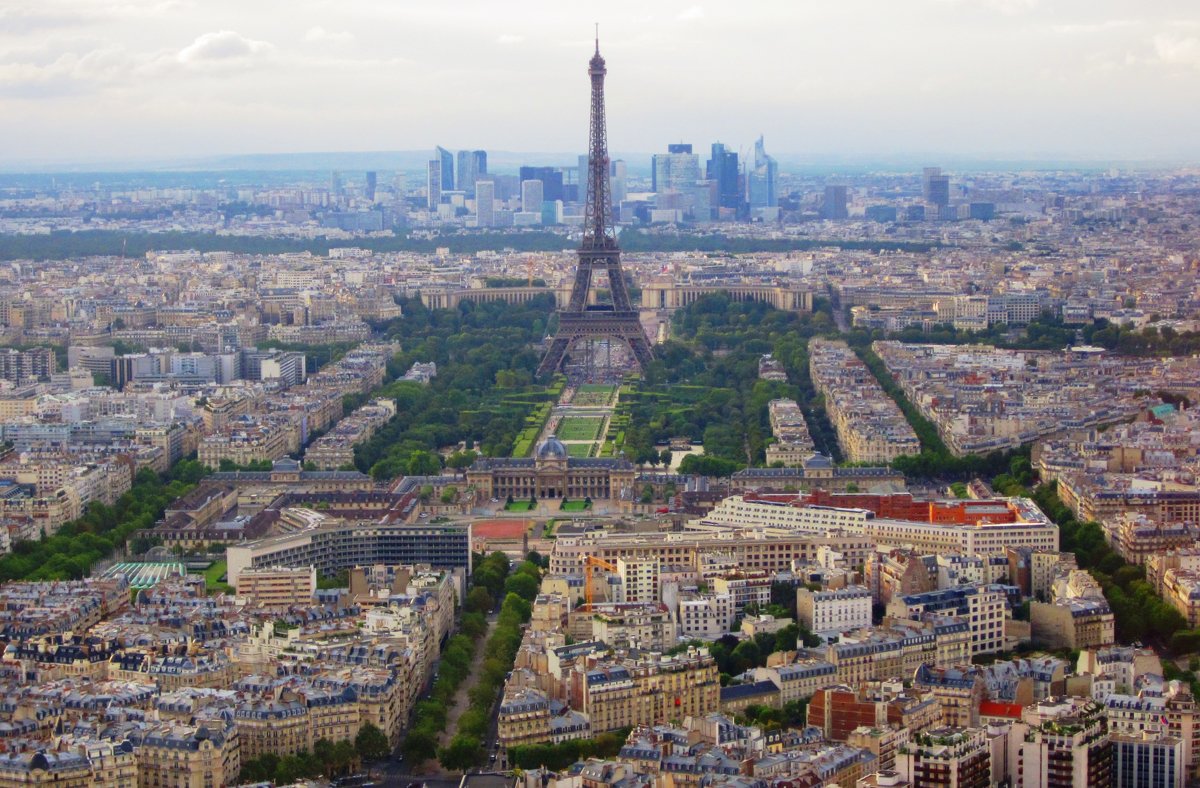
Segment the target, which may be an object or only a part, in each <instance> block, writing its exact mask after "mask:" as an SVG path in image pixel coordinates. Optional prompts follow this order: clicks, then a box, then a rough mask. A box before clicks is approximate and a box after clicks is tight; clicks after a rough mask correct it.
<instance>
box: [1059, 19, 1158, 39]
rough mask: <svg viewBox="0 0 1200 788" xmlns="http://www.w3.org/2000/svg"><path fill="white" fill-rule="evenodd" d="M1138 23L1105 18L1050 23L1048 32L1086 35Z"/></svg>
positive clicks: (1120, 28) (1119, 28)
mask: <svg viewBox="0 0 1200 788" xmlns="http://www.w3.org/2000/svg"><path fill="white" fill-rule="evenodd" d="M1137 24H1139V23H1138V22H1136V21H1134V20H1132V19H1106V20H1104V21H1103V22H1090V23H1084V24H1075V23H1073V24H1065V25H1051V26H1050V32H1052V33H1061V34H1062V35H1088V34H1091V33H1107V32H1109V31H1112V30H1122V29H1124V28H1129V27H1134V26H1135V25H1137Z"/></svg>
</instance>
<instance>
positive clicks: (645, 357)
mask: <svg viewBox="0 0 1200 788" xmlns="http://www.w3.org/2000/svg"><path fill="white" fill-rule="evenodd" d="M627 341H628V342H629V349H630V350H632V351H633V357H634V358H636V359H637V362H638V366H640V367H641V368H642V371H643V372H645V370H646V367H647V366H648V365H649V364H650V362H651V361H653V360H654V353H653V352H651V350H650V342H649V341H648V340H647V339H646V332H645V331H642V327H641V326H640V325H639V326H638V331H637V333H636V334H634V335H633V336H631V337H629V338H628V339H627Z"/></svg>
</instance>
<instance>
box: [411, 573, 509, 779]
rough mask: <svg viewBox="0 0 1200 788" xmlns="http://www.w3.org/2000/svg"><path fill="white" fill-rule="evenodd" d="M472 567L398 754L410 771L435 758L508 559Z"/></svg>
mask: <svg viewBox="0 0 1200 788" xmlns="http://www.w3.org/2000/svg"><path fill="white" fill-rule="evenodd" d="M472 564H473V566H474V567H475V571H474V573H473V574H472V575H471V589H470V591H468V592H467V598H466V599H465V600H464V601H463V613H462V618H461V620H460V623H459V628H458V630H459V631H458V634H456V635H454V636H453V637H451V638H450V640H449V641H447V643H446V646H445V648H443V649H442V653H441V656H440V667H439V670H438V678H437V681H436V682H434V685H433V690H432V692H431V693H430V696H429V697H428V698H426V699H424V700H421V701H418V702H417V704H416V707H415V708H414V709H413V723H412V727H411V728H409V730H408V733H407V735H406V736H405V738H404V742H403V743H402V744H401V750H402V751H403V753H404V757H405V758H407V759H408V760H409V763H410V765H411V766H412V767H414V768H415V767H419V766H420V765H421V764H422V763H424V762H425V761H427V760H431V759H433V758H436V757H437V756H438V739H439V738H440V737H441V734H442V732H443V731H445V730H446V723H447V720H448V709H449V708H450V707H451V706H452V705H453V704H454V699H455V696H456V695H457V694H458V688H459V687H460V686H461V685H462V683H463V682H464V681H465V680H466V679H467V677H468V676H469V675H470V674H471V665H472V663H473V661H474V659H475V650H476V648H478V643H479V641H480V639H482V638H483V636H484V635H486V634H487V616H488V614H489V613H491V611H492V610H494V609H495V606H496V600H497V599H498V598H499V595H500V594H501V593H502V592H503V587H504V583H505V580H506V579H507V577H508V570H509V564H508V558H507V556H505V555H504V554H503V553H498V552H497V553H492V554H490V555H488V556H483V555H478V554H477V555H475V556H473V557H472Z"/></svg>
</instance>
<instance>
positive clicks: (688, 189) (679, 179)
mask: <svg viewBox="0 0 1200 788" xmlns="http://www.w3.org/2000/svg"><path fill="white" fill-rule="evenodd" d="M652 165H653V166H652V173H651V187H650V188H651V190H652V191H653V192H654V193H655V205H654V208H653V209H652V214H651V215H652V217H653V218H654V219H656V220H661V221H671V220H672V219H671V216H672V214H674V215H675V217H676V218H677V219H682V218H685V217H690V218H692V219H694V220H697V221H709V220H733V219H738V218H757V219H761V218H771V217H772V216H773V214H774V209H777V208H778V206H779V197H778V180H779V165H778V163H777V162H776V161H775V159H774V157H772V156H770V155H768V154H767V152H766V150H765V148H764V145H763V139H762V137H759V138H758V140H757V141H756V142H755V145H754V160H753V166H752V167H749V168H748V169H746V170H743V169H742V168H741V166H740V165H739V158H738V154H737V153H736V152H735V151H733V150H730V149H729V148H728V147H726V145H725V144H724V143H721V142H714V143H713V145H712V148H711V155H710V157H709V159H708V161H707V163H706V164H705V167H704V169H703V171H701V169H700V157H699V156H698V155H697V154H695V153H693V152H692V146H691V145H688V144H684V143H676V144H671V145H668V146H667V152H666V153H658V154H655V155H654V157H653V161H652Z"/></svg>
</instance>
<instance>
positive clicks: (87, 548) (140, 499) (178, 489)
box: [0, 460, 208, 582]
mask: <svg viewBox="0 0 1200 788" xmlns="http://www.w3.org/2000/svg"><path fill="white" fill-rule="evenodd" d="M207 473H208V469H207V468H205V467H204V466H203V465H201V464H200V463H198V462H196V461H195V460H182V461H180V462H178V463H176V464H175V467H174V468H172V469H171V471H170V472H169V473H166V474H164V475H162V476H160V475H159V474H157V473H155V472H154V471H152V470H150V469H149V468H143V469H142V470H140V471H138V473H137V476H135V477H134V480H133V486H132V487H131V488H130V489H129V491H128V492H126V493H125V494H124V495H122V496H121V497H120V498H118V499H117V502H116V504H114V505H113V506H107V505H105V504H103V503H99V502H96V501H93V502H92V503H90V504H88V506H87V509H86V510H85V511H84V513H83V516H82V517H80V518H79V519H77V520H73V521H72V522H69V523H67V524H65V525H63V526H62V527H61V528H59V529H58V531H57V532H56V533H54V534H43V535H42V537H41V538H40V539H38V540H36V541H18V542H17V543H16V544H14V545H13V549H12V552H11V553H9V554H7V555H5V556H2V557H0V582H4V581H7V580H78V579H80V578H83V577H86V576H87V575H88V573H89V572H90V571H91V569H92V565H93V564H95V563H96V562H97V561H99V560H101V559H104V558H108V557H109V556H110V555H112V553H113V551H114V550H115V549H117V548H119V547H124V545H125V541H126V540H127V539H129V538H130V537H131V536H133V534H134V533H135V532H137V531H142V530H148V529H151V528H153V527H154V524H155V523H156V522H157V521H158V519H159V518H160V517H162V514H163V510H165V509H166V507H167V506H168V505H169V504H170V503H172V502H173V501H174V500H175V499H176V498H178V497H180V496H181V495H185V494H187V493H188V492H189V491H190V490H191V489H192V488H193V487H195V486H196V483H197V482H199V481H200V479H202V478H204V476H205V475H206V474H207Z"/></svg>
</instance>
